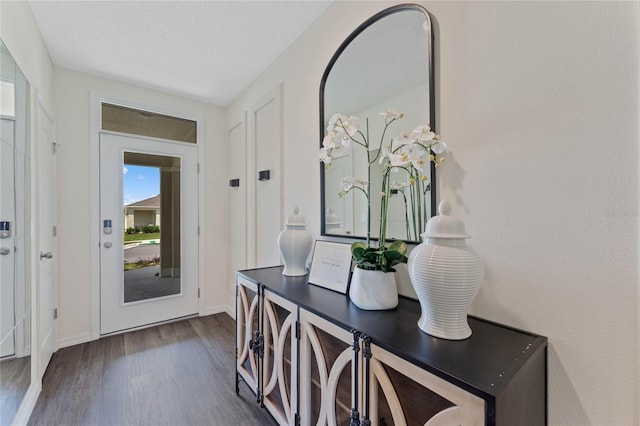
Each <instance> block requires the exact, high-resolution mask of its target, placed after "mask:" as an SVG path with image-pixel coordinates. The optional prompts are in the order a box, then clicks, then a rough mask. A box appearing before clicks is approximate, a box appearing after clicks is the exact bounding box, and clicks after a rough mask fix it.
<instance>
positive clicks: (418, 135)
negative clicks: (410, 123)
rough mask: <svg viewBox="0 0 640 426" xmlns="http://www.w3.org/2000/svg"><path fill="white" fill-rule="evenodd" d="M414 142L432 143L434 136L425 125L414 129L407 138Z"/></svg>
mask: <svg viewBox="0 0 640 426" xmlns="http://www.w3.org/2000/svg"><path fill="white" fill-rule="evenodd" d="M409 137H410V138H411V139H412V140H414V141H419V142H428V141H432V140H433V139H434V138H435V137H436V134H435V133H433V132H432V131H431V127H429V126H428V125H426V124H423V125H421V126H418V127H416V128H415V129H413V131H412V132H411V135H410V136H409Z"/></svg>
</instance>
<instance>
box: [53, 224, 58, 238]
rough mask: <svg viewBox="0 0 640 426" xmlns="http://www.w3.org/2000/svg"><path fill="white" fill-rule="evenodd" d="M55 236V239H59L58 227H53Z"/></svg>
mask: <svg viewBox="0 0 640 426" xmlns="http://www.w3.org/2000/svg"><path fill="white" fill-rule="evenodd" d="M53 236H54V237H57V236H58V227H57V226H54V227H53Z"/></svg>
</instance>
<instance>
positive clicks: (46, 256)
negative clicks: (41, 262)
mask: <svg viewBox="0 0 640 426" xmlns="http://www.w3.org/2000/svg"><path fill="white" fill-rule="evenodd" d="M52 257H53V253H51V252H50V251H48V252H46V253H42V252H40V259H51V258H52Z"/></svg>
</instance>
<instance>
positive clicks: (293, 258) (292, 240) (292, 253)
mask: <svg viewBox="0 0 640 426" xmlns="http://www.w3.org/2000/svg"><path fill="white" fill-rule="evenodd" d="M305 227H306V225H305V220H304V217H303V216H302V215H301V214H300V213H299V210H298V208H297V207H295V208H294V209H293V214H292V215H291V216H289V217H288V218H287V223H285V229H284V230H283V231H282V232H280V235H278V248H279V249H280V255H281V256H282V260H283V261H284V270H283V271H282V275H286V276H289V277H296V276H301V275H307V272H308V271H307V258H308V257H309V253H310V252H311V247H312V246H313V237H312V235H311V232H309V231H307V230H306V229H305Z"/></svg>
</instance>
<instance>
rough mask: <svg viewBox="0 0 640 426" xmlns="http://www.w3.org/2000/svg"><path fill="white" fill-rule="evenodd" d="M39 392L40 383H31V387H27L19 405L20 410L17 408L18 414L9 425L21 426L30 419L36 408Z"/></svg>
mask: <svg viewBox="0 0 640 426" xmlns="http://www.w3.org/2000/svg"><path fill="white" fill-rule="evenodd" d="M40 391H41V388H40V383H32V384H31V386H29V389H28V390H27V393H26V395H25V396H24V399H23V400H22V404H20V408H18V412H17V413H16V416H15V417H14V418H13V423H11V424H12V425H13V426H22V425H26V424H27V423H28V422H29V417H31V413H32V412H33V408H34V407H35V406H36V402H37V401H38V396H39V395H40Z"/></svg>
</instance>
